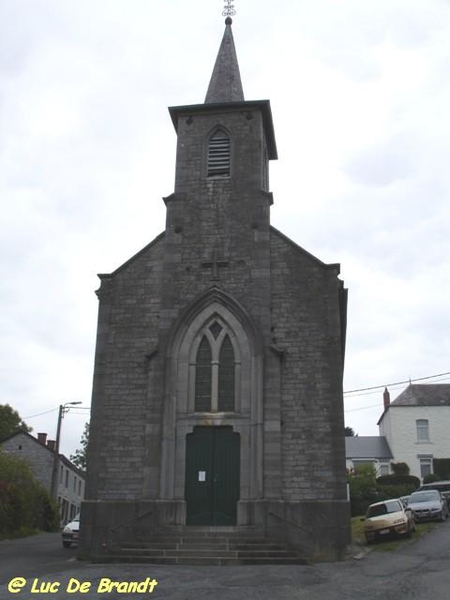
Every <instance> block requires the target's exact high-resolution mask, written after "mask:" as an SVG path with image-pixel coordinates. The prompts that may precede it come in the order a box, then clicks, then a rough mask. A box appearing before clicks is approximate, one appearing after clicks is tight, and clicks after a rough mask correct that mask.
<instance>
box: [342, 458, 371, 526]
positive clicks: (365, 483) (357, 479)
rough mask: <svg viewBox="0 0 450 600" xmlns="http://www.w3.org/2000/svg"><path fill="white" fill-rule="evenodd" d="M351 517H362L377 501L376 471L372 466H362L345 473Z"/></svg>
mask: <svg viewBox="0 0 450 600" xmlns="http://www.w3.org/2000/svg"><path fill="white" fill-rule="evenodd" d="M347 481H348V484H349V488H350V507H351V513H352V516H356V515H362V514H364V513H365V512H366V510H367V507H368V506H369V505H370V504H373V503H374V502H376V501H377V498H378V494H377V484H376V471H375V468H374V467H373V466H372V465H362V466H360V467H358V468H357V469H352V470H350V471H348V472H347Z"/></svg>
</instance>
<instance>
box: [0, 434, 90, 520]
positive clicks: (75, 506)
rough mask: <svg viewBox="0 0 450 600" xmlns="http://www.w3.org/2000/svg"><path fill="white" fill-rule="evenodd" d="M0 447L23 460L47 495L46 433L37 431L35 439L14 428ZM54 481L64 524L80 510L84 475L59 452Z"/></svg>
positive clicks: (50, 444)
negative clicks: (56, 483)
mask: <svg viewBox="0 0 450 600" xmlns="http://www.w3.org/2000/svg"><path fill="white" fill-rule="evenodd" d="M0 447H1V448H2V450H4V452H6V453H8V454H13V455H14V456H17V457H18V458H23V459H24V460H26V461H27V463H28V464H29V465H30V467H31V471H32V473H33V475H34V477H35V478H36V479H37V480H38V481H39V482H40V483H41V484H42V485H43V486H44V487H45V489H46V490H47V491H48V492H49V494H51V491H52V473H53V465H54V461H55V442H54V441H53V440H47V434H46V433H38V437H37V438H35V437H34V436H32V435H31V434H30V433H27V432H26V431H17V432H16V433H13V434H12V435H10V436H9V437H7V438H5V439H4V440H2V441H1V442H0ZM57 481H58V504H59V507H60V518H61V524H65V523H67V522H68V521H71V520H72V519H73V517H74V516H75V515H76V514H77V513H78V512H80V508H81V502H82V500H83V498H84V491H85V474H84V473H83V471H81V470H80V469H78V468H77V467H76V466H75V465H74V464H73V463H72V462H71V461H70V460H69V459H68V458H66V457H65V456H64V455H63V454H60V455H59V472H58V474H57Z"/></svg>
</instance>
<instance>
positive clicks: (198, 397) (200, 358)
mask: <svg viewBox="0 0 450 600" xmlns="http://www.w3.org/2000/svg"><path fill="white" fill-rule="evenodd" d="M211 361H212V355H211V346H210V345H209V342H208V339H207V337H206V335H204V336H203V338H202V341H201V342H200V346H199V347H198V350H197V360H196V369H195V410H196V412H206V411H209V410H211V375H212V373H211Z"/></svg>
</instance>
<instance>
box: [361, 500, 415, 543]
mask: <svg viewBox="0 0 450 600" xmlns="http://www.w3.org/2000/svg"><path fill="white" fill-rule="evenodd" d="M361 520H362V521H363V522H364V525H363V529H364V535H365V536H366V540H367V543H368V544H371V543H372V542H374V541H375V540H376V539H377V538H385V537H388V536H389V535H393V534H396V535H401V536H406V537H411V534H412V533H413V532H414V531H415V530H416V523H415V521H414V515H413V514H412V512H411V510H409V507H405V506H404V504H403V502H402V501H401V500H399V499H398V498H395V499H392V500H384V501H383V502H376V503H375V504H371V505H370V506H369V508H368V509H367V512H366V516H365V517H364V518H363V519H361Z"/></svg>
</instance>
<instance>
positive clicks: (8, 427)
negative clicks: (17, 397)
mask: <svg viewBox="0 0 450 600" xmlns="http://www.w3.org/2000/svg"><path fill="white" fill-rule="evenodd" d="M18 429H21V430H22V431H31V427H28V425H27V424H26V423H25V422H24V421H22V418H21V416H20V415H19V413H18V412H17V410H14V409H13V408H12V407H11V406H10V405H9V404H0V440H3V439H5V438H7V437H9V436H10V435H12V434H13V433H15V432H16V431H17V430H18Z"/></svg>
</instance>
